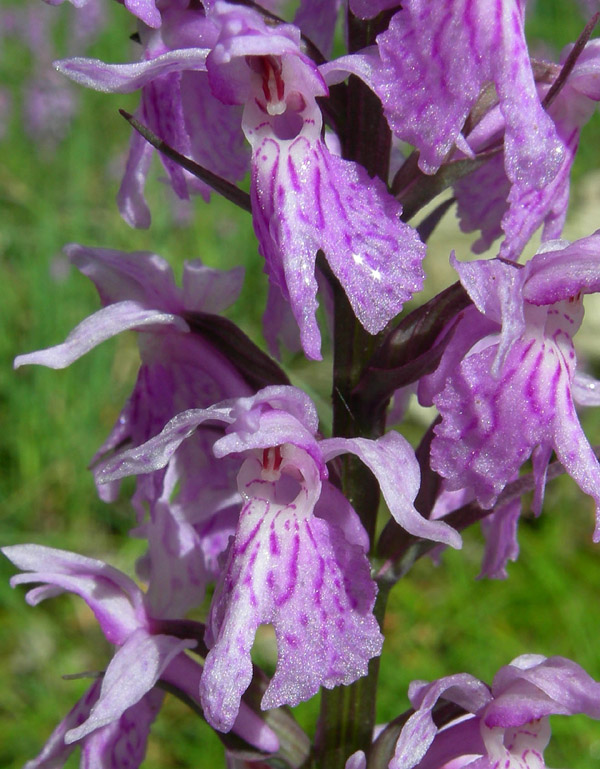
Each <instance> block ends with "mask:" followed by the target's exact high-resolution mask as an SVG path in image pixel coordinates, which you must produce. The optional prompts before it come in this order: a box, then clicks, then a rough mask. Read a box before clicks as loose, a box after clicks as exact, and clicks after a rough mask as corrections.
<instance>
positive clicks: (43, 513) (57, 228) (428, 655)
mask: <svg viewBox="0 0 600 769" xmlns="http://www.w3.org/2000/svg"><path fill="white" fill-rule="evenodd" d="M106 6H107V13H108V15H109V17H110V20H111V23H110V24H109V26H108V27H107V30H106V31H104V32H102V33H101V34H100V36H99V38H98V40H97V41H96V43H95V44H94V45H93V47H92V48H91V49H90V51H89V54H90V55H93V56H97V57H100V58H104V59H106V60H109V61H126V60H128V59H129V58H130V57H134V56H135V51H134V50H133V49H132V44H131V43H130V42H129V40H128V38H129V35H130V34H131V33H132V32H133V31H134V28H135V25H134V22H133V20H132V18H131V17H130V16H129V14H127V13H126V12H125V10H124V9H123V8H122V7H121V6H118V5H117V4H115V3H108V1H107V3H106ZM14 7H21V8H22V7H30V8H31V12H32V13H37V12H38V10H37V9H41V10H39V13H42V12H44V13H45V12H46V11H48V10H49V9H47V8H46V7H44V6H42V5H41V3H40V2H39V0H22V2H18V3H17V2H16V1H15V3H14V4H11V3H9V2H8V0H2V2H0V11H2V14H3V15H4V14H5V13H6V12H7V11H8V10H10V9H11V8H14ZM51 10H52V12H53V13H55V14H58V18H59V19H60V21H59V23H58V25H57V28H56V30H55V32H54V34H55V38H56V40H55V42H56V45H57V51H58V53H59V54H60V53H61V51H65V50H67V44H68V42H69V41H68V35H69V31H68V30H69V27H68V17H69V15H72V14H73V13H74V10H73V9H72V8H71V7H69V6H68V5H67V4H66V3H65V5H64V6H61V7H60V8H56V9H51ZM3 18H4V19H6V16H3ZM582 25H583V21H582V17H581V16H580V15H579V14H578V12H577V10H576V6H575V5H574V4H573V3H570V2H567V0H563V1H561V2H559V0H553V1H552V2H551V1H550V0H539V2H537V3H536V4H535V5H534V7H532V14H531V16H530V22H529V34H530V40H531V44H532V48H533V49H534V50H539V51H540V52H543V53H550V54H552V55H554V54H557V53H558V52H559V51H560V49H561V48H562V46H563V45H564V44H566V43H568V42H570V41H572V40H573V39H574V38H575V37H576V36H577V35H578V33H579V31H580V30H581V27H582ZM6 31H7V30H6V29H5V30H4V32H5V34H4V35H2V36H1V40H0V71H1V73H2V74H1V78H0V80H1V83H2V87H3V88H4V89H5V90H6V91H8V92H9V93H10V95H11V97H12V112H11V113H9V112H8V110H6V109H5V112H4V115H0V117H1V118H3V120H2V122H4V120H5V121H6V123H7V125H6V133H5V135H4V137H3V139H2V140H1V143H0V151H1V152H2V163H1V164H0V207H1V210H2V218H1V221H2V226H1V227H0V271H1V272H0V281H1V284H0V285H1V287H2V288H1V301H0V361H1V366H0V428H1V429H0V504H1V518H0V543H1V544H4V545H6V544H14V543H20V542H36V543H40V544H46V545H51V546H54V547H61V548H65V549H69V550H75V551H79V552H81V553H84V554H86V555H90V556H93V557H97V558H101V559H105V560H107V561H109V562H110V563H112V564H113V565H115V566H118V567H120V568H122V569H123V570H125V571H127V572H128V573H130V574H132V573H133V565H134V562H135V558H136V557H137V555H139V553H140V543H139V542H136V541H132V540H128V539H127V532H128V530H129V528H130V527H131V525H132V521H133V518H132V514H131V512H130V509H129V507H128V503H127V501H126V498H125V496H123V498H122V499H121V500H120V501H119V502H118V503H116V504H115V505H110V506H109V505H105V504H103V503H101V502H100V501H99V500H98V498H97V496H96V493H95V489H94V486H93V483H92V478H91V475H90V473H89V472H88V471H87V470H86V466H87V463H88V462H89V460H90V458H91V457H92V455H93V454H94V452H95V450H96V449H97V447H98V446H99V445H100V443H101V442H102V441H103V440H104V438H105V437H106V435H107V433H108V432H109V430H110V428H111V426H112V424H113V422H114V420H115V419H116V417H117V415H118V413H119V410H120V408H121V406H122V404H123V402H124V400H125V399H126V397H127V395H128V393H129V392H130V389H131V386H132V383H133V381H134V377H135V374H136V367H137V360H136V350H135V340H134V338H133V335H124V336H122V337H120V338H119V339H116V340H113V341H111V342H108V343H105V344H104V345H102V346H101V347H100V348H98V349H96V350H95V351H93V352H92V353H90V354H88V355H87V356H86V357H85V358H84V359H82V360H81V361H79V362H77V363H75V364H74V365H72V366H71V367H70V368H69V369H67V370H65V371H49V370H45V369H41V368H40V369H37V368H31V369H29V368H27V369H22V370H20V371H18V372H13V371H12V360H13V358H14V357H15V355H17V354H18V353H21V352H26V351H30V350H35V349H39V348H42V347H46V346H49V345H52V344H55V343H57V342H59V341H61V340H63V339H64V337H65V336H66V334H67V333H68V332H69V330H70V329H71V328H72V327H73V326H74V325H76V323H78V322H79V321H80V320H81V319H82V318H84V317H85V316H86V315H88V314H89V313H91V312H92V311H94V310H95V309H97V308H98V301H97V297H96V294H95V291H94V289H93V288H92V286H91V284H90V283H89V282H88V281H87V280H86V279H85V278H83V277H82V276H80V275H79V274H78V273H77V272H76V271H74V270H70V269H69V267H68V265H67V264H66V262H65V260H64V258H63V256H62V255H61V248H62V246H63V245H64V244H65V243H68V242H72V241H75V242H80V243H83V244H86V245H90V246H106V247H111V248H117V249H123V250H144V249H147V250H152V251H155V252H157V253H159V254H161V255H162V256H163V257H165V258H166V259H168V260H169V261H170V263H171V264H173V266H174V268H175V271H176V274H179V269H180V266H181V264H182V262H183V260H184V259H189V258H195V257H201V258H202V259H203V260H204V261H205V262H207V263H208V264H211V265H213V266H218V267H222V268H228V267H231V266H234V265H236V264H239V263H244V264H246V265H247V281H246V286H245V289H244V293H243V296H242V299H241V301H240V302H239V303H238V304H237V305H236V306H235V307H234V308H233V310H232V312H231V316H232V317H233V318H234V320H236V321H237V322H239V323H240V324H241V325H243V327H244V328H245V329H246V330H247V332H248V333H250V334H251V335H252V336H253V337H254V338H255V339H256V340H257V341H260V317H261V314H262V310H263V306H264V298H265V286H264V279H263V275H262V264H261V260H260V258H259V257H258V255H257V252H256V246H255V241H254V238H253V234H252V227H251V223H250V220H249V217H248V216H247V215H245V214H241V213H239V212H238V211H236V210H232V207H231V206H230V205H229V204H226V203H224V202H223V201H220V200H214V201H213V202H212V203H211V204H210V206H206V205H205V204H204V203H203V202H202V201H194V203H193V204H192V205H191V208H190V212H189V218H188V221H187V223H186V222H185V221H182V222H180V224H178V225H174V224H173V220H174V217H173V212H174V201H173V198H172V195H171V194H170V191H169V189H168V187H167V186H166V185H165V184H164V183H163V182H161V181H160V177H161V176H162V175H163V173H162V169H159V167H158V162H156V163H155V166H154V174H153V178H152V179H151V182H150V183H149V185H148V197H149V200H150V206H151V210H152V215H153V222H152V227H151V228H150V230H149V231H134V230H131V229H130V228H129V227H128V226H127V225H126V224H125V223H124V222H123V221H122V220H121V219H120V217H119V215H118V213H117V210H116V206H115V203H114V199H115V195H116V191H117V188H118V183H119V179H120V176H121V173H122V170H123V164H124V158H125V154H126V148H127V141H128V136H129V128H128V126H127V125H126V124H125V122H124V121H123V120H122V119H121V118H120V117H119V115H118V113H117V109H118V108H119V107H124V108H126V109H129V110H130V111H133V110H134V109H135V105H136V102H137V97H136V96H135V95H133V96H105V95H102V94H96V93H93V92H83V91H77V98H78V99H79V107H80V108H79V111H78V112H77V114H76V116H75V117H74V120H73V123H72V125H71V128H70V130H69V132H68V135H67V136H66V137H65V138H64V140H62V141H60V142H58V143H57V144H56V145H52V144H51V143H50V144H49V143H47V142H44V141H42V140H40V139H38V140H37V141H32V140H31V139H30V138H28V137H27V136H26V134H25V133H24V131H23V130H22V109H23V107H24V103H23V102H24V89H25V87H26V84H27V82H28V79H29V78H30V76H31V74H32V71H33V69H34V66H35V62H34V59H33V57H32V56H31V54H30V52H29V51H28V50H27V49H26V48H25V46H24V45H23V43H22V42H21V41H20V40H19V39H18V36H15V35H10V34H6ZM75 90H76V89H74V92H75ZM5 103H6V102H5ZM599 123H600V121H599V120H598V118H597V117H596V118H595V120H594V121H593V122H592V124H590V125H589V126H588V127H587V128H586V129H585V131H584V134H583V139H582V152H581V155H580V158H579V160H578V163H577V167H576V169H575V174H574V176H575V179H576V184H575V189H574V193H573V203H572V211H573V214H572V217H571V219H570V222H569V229H568V231H567V235H568V236H569V237H578V236H582V235H585V234H589V233H591V232H592V231H593V230H595V229H597V227H598V226H599V223H600V216H599V211H600V176H599V175H598V167H599V166H600V149H599V148H600V125H599ZM179 219H183V220H185V219H186V216H183V217H181V216H180V217H179ZM471 240H472V238H471V237H466V236H464V235H460V236H457V227H456V222H455V220H454V214H453V213H452V212H451V213H450V214H449V215H448V217H446V219H445V220H444V222H443V224H442V226H441V227H440V230H439V232H438V233H436V235H435V236H434V238H433V239H432V248H431V253H430V256H429V257H428V264H429V270H430V272H431V274H432V275H434V276H435V277H434V283H435V282H436V281H437V283H438V284H439V283H440V282H441V280H443V277H440V276H445V275H447V274H448V272H447V267H446V265H447V259H448V253H449V251H450V249H451V248H452V247H455V248H457V253H458V255H459V257H461V258H465V257H466V256H467V250H468V244H469V242H470V241H471ZM434 263H435V264H434ZM433 287H434V286H433ZM440 287H441V286H440ZM590 304H591V310H590V311H589V312H588V315H589V320H588V330H587V335H586V334H583V336H582V339H583V346H584V348H585V351H586V354H587V355H588V358H589V361H590V365H591V366H592V367H594V366H596V367H597V360H598V351H599V348H598V341H597V340H598V335H597V334H598V328H597V327H599V328H600V321H599V318H600V310H599V309H597V306H595V305H594V304H593V302H591V303H590ZM286 362H287V363H289V365H290V367H291V369H292V371H293V378H294V381H295V382H296V383H298V384H300V385H302V386H304V387H306V389H308V390H309V392H310V393H311V394H314V395H315V396H316V397H317V399H318V403H319V406H320V408H321V409H323V410H324V409H326V398H327V382H328V376H329V365H330V364H329V363H328V362H327V361H325V362H324V363H322V364H307V363H306V362H304V361H303V360H301V359H299V358H293V357H289V358H288V359H286ZM596 373H597V374H598V373H599V371H598V369H597V368H596ZM428 418H429V417H428V415H426V414H425V415H424V414H422V413H421V412H420V411H419V410H418V409H413V410H412V411H411V414H410V419H409V423H408V425H407V431H408V432H407V434H408V435H409V437H411V438H415V439H416V438H417V437H418V435H419V432H420V431H422V426H423V425H424V424H425V420H426V419H428ZM585 420H586V422H585V423H586V426H587V430H588V434H589V436H590V440H591V442H592V443H600V419H599V418H598V415H597V414H594V413H588V414H586V415H585ZM592 530H593V506H592V502H591V500H590V499H588V498H584V497H583V496H581V495H580V494H579V493H578V492H577V490H576V489H575V485H574V483H573V482H572V481H570V479H560V480H559V481H557V482H554V483H553V484H552V486H551V487H550V488H549V491H548V498H547V503H546V508H545V511H544V513H543V515H542V516H541V517H540V518H539V519H538V520H532V519H531V518H528V517H525V518H524V520H523V522H522V524H521V527H520V534H519V539H520V545H521V557H520V559H519V561H518V562H517V563H515V564H511V565H510V566H509V574H510V577H509V579H508V580H506V581H502V582H489V581H477V580H476V576H477V574H478V571H479V565H480V562H481V555H482V539H481V536H480V533H479V532H478V531H470V532H467V534H466V536H465V548H464V550H463V551H462V552H461V553H455V552H450V553H445V554H444V556H443V558H442V560H441V563H440V564H439V565H438V566H435V565H433V563H432V562H431V561H429V560H425V561H423V562H422V563H420V564H418V566H417V567H416V568H415V569H414V571H413V572H412V573H411V574H410V576H409V577H408V578H407V579H406V580H405V582H404V583H403V584H401V585H399V586H397V588H396V589H395V591H394V592H393V593H392V598H391V603H390V611H389V614H388V617H387V619H386V627H385V630H386V645H385V649H384V655H383V659H382V666H381V694H380V699H379V706H378V707H379V710H378V717H379V721H386V720H389V719H390V718H392V717H394V716H395V715H397V714H398V713H399V712H401V711H403V710H404V709H405V708H406V707H407V705H408V702H407V698H406V689H407V685H408V683H409V682H410V681H411V680H413V679H416V678H425V679H431V678H434V677H438V676H442V675H447V674H450V673H454V672H459V671H468V672H471V673H473V674H475V675H477V676H479V677H481V678H483V679H486V680H490V679H491V677H492V676H493V674H494V672H495V671H496V670H497V669H498V668H499V667H500V666H501V665H503V664H506V663H507V662H509V661H510V660H511V659H512V658H513V657H515V656H517V655H518V654H522V653H525V652H536V653H542V654H545V655H552V654H561V655H565V656H568V657H572V658H573V659H575V660H576V661H578V662H579V663H580V664H582V665H583V666H584V667H585V668H586V669H587V670H588V671H589V672H590V673H591V674H592V675H593V676H594V677H596V678H600V648H599V644H598V631H599V629H600V606H599V601H598V593H599V589H600V559H599V557H598V552H597V546H594V545H593V544H592V541H591V536H592ZM13 572H14V570H13V569H12V567H11V566H10V564H8V563H7V562H6V561H5V560H4V559H2V560H0V692H1V695H0V767H4V768H5V769H13V768H14V769H16V768H17V767H19V766H21V765H22V764H23V763H24V762H25V761H26V760H27V759H29V758H32V757H34V756H35V755H37V753H38V751H39V749H40V748H41V746H42V744H43V742H44V741H45V739H46V738H47V736H48V735H49V733H50V732H51V730H52V729H53V727H54V725H55V724H56V723H57V721H58V720H59V719H60V718H61V717H62V715H63V714H64V713H66V711H67V710H68V709H69V708H70V707H71V705H72V703H73V702H74V701H75V699H76V698H77V697H78V696H79V695H80V694H81V692H82V691H83V689H84V688H85V687H86V685H87V684H86V682H82V681H77V680H75V681H73V680H64V679H63V678H62V677H61V676H63V675H64V674H72V673H77V672H79V671H83V670H98V669H102V668H103V667H104V666H105V665H106V664H107V661H108V660H109V659H110V655H111V650H110V648H109V646H108V644H107V643H106V642H105V641H104V639H103V638H102V637H101V634H100V633H99V631H98V630H97V628H96V626H95V621H94V618H93V616H92V615H91V613H90V612H89V611H88V610H87V607H86V606H85V605H84V604H83V602H81V601H80V600H78V599H73V598H71V597H62V598H59V599H55V600H52V601H49V602H48V603H45V604H42V605H41V606H39V607H37V608H30V607H27V606H26V604H25V602H24V600H23V592H24V591H23V590H22V589H17V590H15V591H13V590H11V589H10V588H9V587H8V579H9V577H10V576H11V574H12V573H13ZM256 651H257V655H258V658H259V659H260V661H262V662H264V664H265V665H267V666H269V665H270V666H272V665H273V662H274V656H273V649H272V646H271V645H270V643H269V638H268V634H265V635H264V638H263V639H262V640H261V639H259V642H258V643H257V649H256ZM317 708H318V698H316V699H315V700H314V701H313V702H311V703H307V704H305V705H303V706H301V707H300V708H298V709H297V710H298V717H299V718H300V719H301V720H302V722H303V723H305V724H306V725H307V728H310V724H311V723H312V721H313V719H314V714H315V713H316V710H317ZM553 726H554V739H553V742H552V743H551V747H550V748H549V750H548V752H547V763H548V765H549V766H552V767H555V768H556V769H559V768H560V767H567V766H570V767H574V768H575V769H587V767H592V766H597V765H598V762H599V760H600V725H599V724H597V723H595V722H590V721H588V720H586V719H585V718H579V717H578V718H574V719H568V720H567V719H560V718H556V719H554V724H553ZM78 760H79V758H78V754H77V752H76V754H74V755H73V756H72V757H71V759H70V761H69V763H68V766H69V767H75V766H78ZM222 763H223V759H222V750H221V747H220V743H219V741H218V740H217V739H216V738H215V736H214V734H212V733H211V731H210V729H208V728H207V727H206V726H204V725H203V724H202V723H201V722H199V721H198V719H197V718H195V717H194V716H193V715H192V714H190V713H189V712H188V711H187V710H186V709H185V707H184V706H182V705H181V704H180V703H179V702H177V701H175V700H174V699H173V698H171V697H168V698H167V703H166V705H165V707H164V708H163V711H162V712H161V714H160V716H159V718H158V720H157V722H156V725H155V727H154V730H153V734H152V737H151V740H150V744H149V748H148V756H147V759H146V762H145V766H146V767H148V769H159V767H161V768H162V769H165V768H168V767H183V768H184V769H186V768H188V767H190V768H191V767H196V768H197V769H204V767H213V766H220V765H222Z"/></svg>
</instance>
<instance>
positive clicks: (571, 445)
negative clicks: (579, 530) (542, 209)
mask: <svg viewBox="0 0 600 769" xmlns="http://www.w3.org/2000/svg"><path fill="white" fill-rule="evenodd" d="M453 264H454V267H455V268H456V270H457V271H458V274H459V277H460V280H461V282H462V284H463V286H464V287H465V289H466V290H467V292H468V293H469V295H470V296H471V298H472V300H473V302H474V304H475V306H476V309H475V308H472V309H471V311H470V312H468V313H465V317H464V319H463V320H462V321H460V322H459V324H458V326H457V327H456V330H455V334H454V337H453V339H452V340H451V342H450V344H449V345H448V347H447V349H446V351H445V353H444V356H443V357H442V361H441V364H440V366H439V368H438V370H437V371H436V372H434V373H433V374H432V375H430V376H429V377H426V378H425V379H424V381H423V382H422V383H421V385H420V393H419V394H420V398H421V401H422V402H423V403H431V402H432V401H433V403H435V405H436V406H437V408H438V410H439V412H440V414H441V416H442V421H441V423H440V424H439V425H438V426H437V427H436V428H435V438H434V440H433V443H432V447H431V463H432V467H433V468H434V469H435V470H436V471H437V472H438V473H439V474H440V475H442V476H443V477H444V478H445V479H446V487H447V488H448V489H450V490H453V489H454V490H456V489H462V488H466V489H469V490H470V491H472V492H473V494H474V496H475V498H476V499H477V501H478V502H479V503H480V504H481V505H483V506H484V507H491V506H493V505H494V504H495V502H496V500H497V498H498V495H499V494H500V492H501V491H502V489H503V488H504V486H505V485H506V484H507V483H508V482H509V481H510V480H512V479H513V478H514V477H516V475H517V474H518V471H519V468H520V467H521V465H522V464H523V463H524V462H525V461H526V460H527V459H528V458H529V457H530V456H532V454H533V456H532V459H533V470H534V474H535V477H536V497H535V500H534V508H535V509H536V510H537V511H538V512H539V510H540V509H541V504H542V499H543V490H544V484H545V472H546V468H547V465H548V461H549V459H550V456H551V454H552V451H555V452H556V455H557V457H558V459H559V460H560V462H562V464H563V466H564V468H565V470H566V471H567V472H568V473H569V475H571V476H572V477H573V478H574V479H575V481H576V482H577V483H578V485H579V487H580V488H581V489H582V491H584V492H586V493H587V494H589V495H590V496H592V498H593V499H594V501H595V503H596V511H597V525H596V532H595V535H594V539H595V540H596V541H597V540H598V539H600V467H599V465H598V460H597V459H596V456H595V455H594V452H593V450H592V448H591V446H590V445H589V443H588V441H587V438H586V437H585V435H584V433H583V430H582V428H581V425H580V424H579V420H578V418H577V414H576V412H575V405H574V399H575V398H577V399H578V400H581V397H580V395H579V393H581V394H582V395H583V400H584V401H585V402H587V403H588V404H591V403H597V402H598V399H597V397H595V396H594V392H595V389H597V388H595V383H594V382H593V381H589V382H588V383H587V384H584V383H580V384H578V382H579V379H578V378H576V370H575V366H576V356H575V349H574V346H573V336H574V335H575V333H576V331H577V329H578V328H579V326H580V325H581V321H582V318H583V301H582V295H583V294H586V293H593V292H596V291H598V290H599V289H600V269H599V267H600V234H599V233H596V234H594V235H591V236H590V237H588V238H583V239H581V240H578V241H576V242H574V243H572V244H568V243H566V242H564V241H551V242H550V243H547V244H546V246H545V248H544V249H543V250H542V251H540V252H539V253H538V254H537V255H536V256H535V257H534V258H533V259H532V260H531V261H529V262H528V263H527V264H526V265H525V267H523V268H520V267H519V266H518V265H512V264H511V263H508V262H503V261H500V260H497V259H493V260H488V261H476V262H471V263H459V262H457V261H456V260H455V259H453ZM476 316H477V317H476Z"/></svg>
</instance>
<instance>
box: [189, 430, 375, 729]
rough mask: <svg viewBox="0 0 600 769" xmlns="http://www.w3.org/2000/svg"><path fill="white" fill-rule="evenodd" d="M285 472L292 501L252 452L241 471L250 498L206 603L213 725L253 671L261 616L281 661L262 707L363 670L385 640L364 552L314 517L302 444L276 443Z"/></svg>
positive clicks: (222, 722) (310, 473) (223, 721)
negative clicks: (293, 482)
mask: <svg viewBox="0 0 600 769" xmlns="http://www.w3.org/2000/svg"><path fill="white" fill-rule="evenodd" d="M280 456H281V465H280V468H279V469H280V471H281V472H282V473H285V472H286V471H287V472H293V474H294V475H295V476H297V475H298V472H300V474H301V476H300V480H299V484H300V489H299V491H298V493H297V495H296V496H295V497H294V499H293V500H292V501H291V502H288V503H287V504H286V503H282V502H279V501H278V497H279V495H280V494H281V491H280V490H279V488H278V483H277V481H278V480H279V479H275V480H273V481H269V480H266V479H265V478H264V475H265V473H264V466H263V464H262V462H261V461H260V460H259V458H258V457H250V458H249V459H247V460H246V462H245V463H244V465H243V466H242V469H241V471H240V475H239V478H238V483H239V489H240V493H241V494H242V496H243V497H244V498H245V499H246V504H245V505H244V507H243V509H242V512H241V514H240V522H239V525H238V530H237V532H236V537H235V540H234V541H233V542H232V544H231V546H230V551H229V558H228V561H227V564H226V566H225V570H224V572H223V576H222V578H221V580H220V581H219V584H218V586H217V591H216V593H215V597H214V599H213V604H212V607H211V615H210V621H209V632H208V635H207V642H208V644H209V646H211V647H212V648H211V650H210V652H209V655H208V657H207V658H206V664H205V668H204V674H203V677H202V681H201V688H200V690H201V698H202V702H203V707H204V712H205V715H206V717H207V719H208V721H209V723H211V724H212V725H213V726H214V727H215V728H216V729H219V730H221V731H227V730H228V729H229V728H231V725H232V723H233V720H234V719H235V717H236V714H237V709H238V707H239V702H240V697H241V695H242V693H243V692H244V690H245V689H246V687H247V686H248V684H249V683H250V679H251V677H252V664H251V659H250V650H251V648H252V643H253V640H254V635H255V633H256V630H257V628H258V626H259V625H260V624H264V623H271V624H272V625H273V627H274V629H275V634H276V638H277V645H278V662H277V667H276V670H275V675H274V676H273V678H272V680H271V682H270V684H269V687H268V688H267V690H266V692H265V694H264V697H263V701H262V707H263V708H271V707H277V706H278V705H282V704H289V705H296V704H298V702H300V701H302V700H305V699H308V698H309V697H311V696H313V695H314V694H315V693H316V692H317V690H318V688H319V687H320V686H325V687H327V688H332V687H334V686H337V685H340V684H349V683H351V682H352V681H354V680H356V678H358V677H360V676H362V675H365V674H366V672H367V667H368V661H369V659H370V658H371V657H373V656H376V655H377V654H379V653H380V651H381V644H382V641H383V638H382V636H381V633H380V632H379V627H378V625H377V621H376V620H375V618H374V616H373V614H372V609H373V605H374V601H375V592H376V588H375V584H374V583H373V581H372V580H371V578H370V570H369V563H368V560H367V558H366V555H365V552H364V550H363V549H362V548H361V547H359V546H357V545H352V544H350V543H349V542H348V541H347V540H346V539H345V537H344V535H343V533H342V531H341V529H339V528H338V527H337V526H335V525H331V524H329V523H328V522H327V521H326V520H325V519H322V518H316V517H314V515H313V510H314V507H315V504H316V502H317V500H318V498H319V495H320V489H321V483H320V480H319V471H318V468H317V466H316V465H315V464H314V462H313V460H312V459H311V458H310V457H309V456H308V455H307V454H306V452H304V451H302V450H301V449H297V448H296V447H293V446H289V445H288V446H285V447H283V448H282V449H281V455H280Z"/></svg>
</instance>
